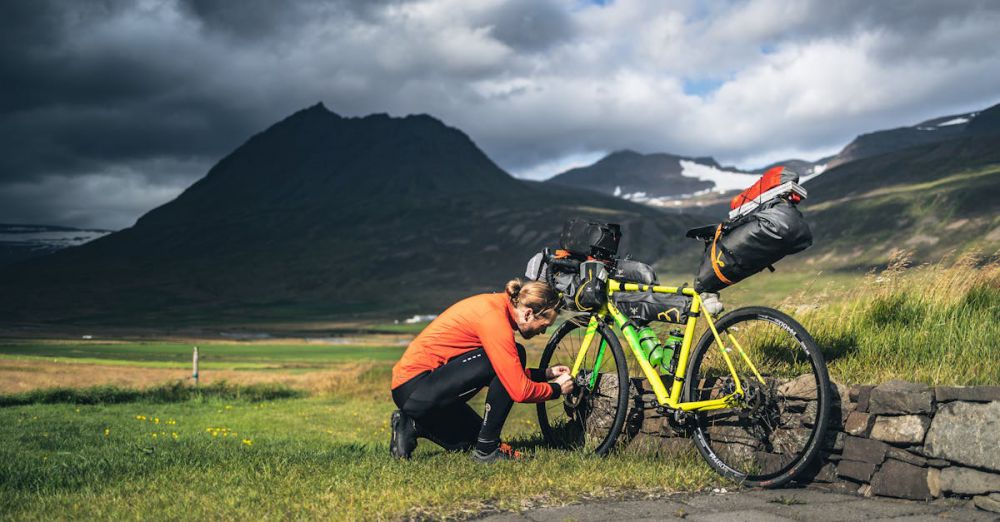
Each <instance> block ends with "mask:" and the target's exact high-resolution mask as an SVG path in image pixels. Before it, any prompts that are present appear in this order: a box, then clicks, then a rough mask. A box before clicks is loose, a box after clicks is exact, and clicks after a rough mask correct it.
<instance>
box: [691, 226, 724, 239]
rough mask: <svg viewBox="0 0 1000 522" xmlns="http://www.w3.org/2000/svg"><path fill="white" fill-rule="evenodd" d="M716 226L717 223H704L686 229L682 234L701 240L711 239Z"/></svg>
mask: <svg viewBox="0 0 1000 522" xmlns="http://www.w3.org/2000/svg"><path fill="white" fill-rule="evenodd" d="M718 226H719V225H705V226H703V227H698V228H692V229H691V230H688V231H687V233H686V234H684V236H685V237H689V238H691V239H698V240H701V241H711V240H712V238H714V237H715V229H716V228H718Z"/></svg>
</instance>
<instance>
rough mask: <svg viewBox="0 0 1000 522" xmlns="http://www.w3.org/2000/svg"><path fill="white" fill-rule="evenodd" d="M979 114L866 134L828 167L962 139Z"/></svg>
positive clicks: (954, 116) (834, 158)
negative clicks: (970, 123) (961, 136)
mask: <svg viewBox="0 0 1000 522" xmlns="http://www.w3.org/2000/svg"><path fill="white" fill-rule="evenodd" d="M978 115H979V112H978V111H977V112H969V113H965V114H954V115H951V116H942V117H939V118H933V119H930V120H927V121H924V122H920V123H918V124H916V125H913V126H910V127H899V128H896V129H888V130H880V131H876V132H870V133H867V134H862V135H860V136H858V137H857V138H854V140H853V141H851V142H850V143H848V144H847V146H846V147H844V148H843V150H841V151H840V153H838V154H837V155H836V156H834V157H833V158H832V159H831V160H830V161H829V163H828V164H827V167H828V168H829V167H835V166H837V165H843V164H844V163H848V162H851V161H855V160H859V159H862V158H870V157H872V156H878V155H879V154H886V153H889V152H893V151H897V150H902V149H906V148H910V147H915V146H917V145H925V144H930V143H938V142H942V141H948V140H950V139H953V138H956V137H958V136H960V135H961V134H962V133H963V132H964V131H965V129H966V127H967V126H968V125H969V122H970V121H972V120H974V119H976V117H977V116H978Z"/></svg>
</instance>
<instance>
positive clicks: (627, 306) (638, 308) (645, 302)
mask: <svg viewBox="0 0 1000 522" xmlns="http://www.w3.org/2000/svg"><path fill="white" fill-rule="evenodd" d="M612 301H613V302H614V304H615V308H618V311H620V312H621V313H623V314H625V315H626V316H627V317H628V318H629V319H631V320H632V321H633V322H635V323H636V324H638V325H639V326H645V325H647V324H649V323H650V322H652V321H663V322H667V323H685V322H687V320H688V314H689V313H690V311H691V298H690V297H688V296H686V295H680V294H654V293H652V292H617V293H614V294H612Z"/></svg>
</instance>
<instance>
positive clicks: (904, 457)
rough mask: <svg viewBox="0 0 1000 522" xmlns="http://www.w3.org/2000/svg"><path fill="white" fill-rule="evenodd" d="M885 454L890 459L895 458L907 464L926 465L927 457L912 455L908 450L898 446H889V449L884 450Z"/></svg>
mask: <svg viewBox="0 0 1000 522" xmlns="http://www.w3.org/2000/svg"><path fill="white" fill-rule="evenodd" d="M885 456H886V457H887V458H890V459H896V460H898V461H901V462H905V463H907V464H913V465H914V466H920V467H922V468H923V467H926V466H927V459H925V458H923V457H921V456H920V455H914V454H912V453H910V452H909V451H906V450H904V449H899V448H889V451H886V452H885Z"/></svg>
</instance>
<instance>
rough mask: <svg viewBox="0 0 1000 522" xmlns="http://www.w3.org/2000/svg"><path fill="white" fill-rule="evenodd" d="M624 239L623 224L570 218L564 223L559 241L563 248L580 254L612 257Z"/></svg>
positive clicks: (604, 257)
mask: <svg viewBox="0 0 1000 522" xmlns="http://www.w3.org/2000/svg"><path fill="white" fill-rule="evenodd" d="M621 239H622V230H621V226H620V225H618V224H615V223H598V222H596V221H587V220H585V219H579V218H574V219H570V220H569V221H567V222H566V224H564V225H563V231H562V235H560V236H559V243H560V245H561V246H562V248H563V250H566V251H568V252H569V253H571V254H574V255H578V256H584V257H586V256H593V257H595V258H597V259H611V258H613V257H614V256H615V255H616V254H618V243H619V242H620V241H621Z"/></svg>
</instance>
